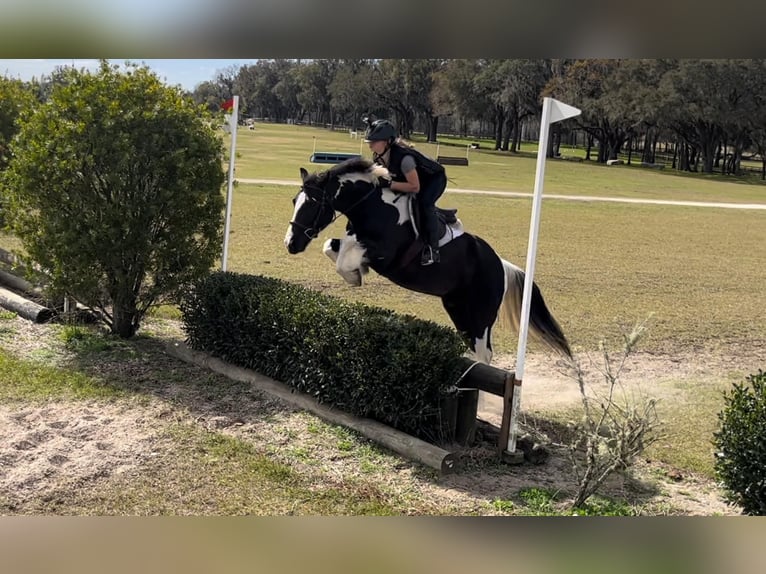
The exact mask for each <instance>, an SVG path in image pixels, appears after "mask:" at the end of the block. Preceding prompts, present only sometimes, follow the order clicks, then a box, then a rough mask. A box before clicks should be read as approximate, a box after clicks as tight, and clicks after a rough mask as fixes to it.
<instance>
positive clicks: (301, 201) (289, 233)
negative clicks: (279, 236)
mask: <svg viewBox="0 0 766 574" xmlns="http://www.w3.org/2000/svg"><path fill="white" fill-rule="evenodd" d="M304 203H306V194H305V193H303V192H302V191H301V192H300V193H299V194H298V197H296V198H295V209H294V210H293V217H292V219H291V220H290V221H295V218H296V217H297V216H298V210H299V209H300V208H301V206H302V205H303V204H304ZM292 240H293V226H292V225H289V224H288V226H287V233H285V247H287V246H288V245H290V242H291V241H292Z"/></svg>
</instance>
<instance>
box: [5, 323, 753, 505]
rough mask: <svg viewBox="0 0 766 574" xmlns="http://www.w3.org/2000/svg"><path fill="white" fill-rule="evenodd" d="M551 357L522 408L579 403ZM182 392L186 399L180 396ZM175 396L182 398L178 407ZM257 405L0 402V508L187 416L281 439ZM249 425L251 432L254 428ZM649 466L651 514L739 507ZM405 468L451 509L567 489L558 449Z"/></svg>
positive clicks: (73, 487) (687, 370) (150, 438)
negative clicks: (448, 471)
mask: <svg viewBox="0 0 766 574" xmlns="http://www.w3.org/2000/svg"><path fill="white" fill-rule="evenodd" d="M13 329H14V333H13V336H12V337H9V336H8V335H5V336H3V338H2V340H0V346H2V347H3V348H5V349H7V350H9V351H10V352H13V353H15V354H18V355H19V356H24V355H29V354H31V353H33V352H34V351H36V350H37V351H39V350H40V349H43V350H44V349H48V350H49V351H51V352H50V353H49V354H50V355H51V357H53V359H52V360H53V361H54V362H55V361H57V360H59V359H56V358H55V357H61V354H60V353H61V344H60V342H58V343H57V342H56V341H55V339H54V338H53V337H52V334H51V331H52V328H51V327H49V326H45V325H33V324H31V323H29V322H28V321H24V320H22V319H16V320H15V322H13ZM57 345H58V347H57ZM513 360H514V358H513V357H510V356H500V357H497V359H496V365H497V366H499V367H505V368H512V367H513ZM550 361H551V359H550V357H548V356H545V355H530V356H529V358H528V359H527V366H526V376H525V380H524V382H523V399H522V404H523V411H524V413H532V412H535V411H537V410H543V409H547V410H550V409H558V408H570V407H572V408H576V407H577V405H578V404H579V401H580V395H579V390H578V387H577V385H576V384H575V382H574V381H573V380H572V379H571V378H569V377H567V376H566V375H565V374H564V373H557V372H556V370H555V369H551V368H550ZM751 364H752V366H754V367H756V366H761V365H763V364H766V352H765V351H763V350H760V349H758V350H751V349H739V352H738V355H737V356H735V355H734V354H733V350H732V349H729V350H727V352H726V353H721V354H718V355H714V356H713V355H711V356H700V355H695V356H693V357H692V356H689V357H673V358H670V357H661V356H655V355H651V354H647V353H637V354H636V355H634V356H633V357H632V359H631V360H630V362H629V363H628V364H627V365H626V370H625V373H624V379H625V381H626V383H630V382H631V381H633V382H636V381H652V389H653V391H654V393H653V394H655V395H656V394H658V393H659V394H660V395H662V392H663V391H662V389H663V388H664V387H663V381H666V380H670V379H679V378H681V379H683V378H687V377H690V376H694V377H699V376H701V375H704V376H705V377H711V378H714V377H716V376H724V375H725V374H726V373H729V372H730V371H731V370H732V369H740V368H745V369H746V368H748V367H749V366H750V365H751ZM131 368H135V367H134V366H132V367H126V371H125V373H126V376H131V371H130V369H131ZM755 370H757V368H756V369H755ZM181 395H183V401H179V400H178V399H179V397H180V396H181ZM485 399H486V400H483V401H482V403H481V405H480V411H481V412H480V416H481V418H484V419H485V420H488V421H490V422H494V423H495V424H499V421H500V416H501V412H500V409H499V404H498V402H497V401H496V400H494V399H495V398H494V397H489V398H486V397H485ZM179 403H182V404H184V405H185V406H184V407H183V408H180V407H178V406H177V405H178V404H179ZM258 408H260V406H259V403H257V401H253V400H251V399H249V398H247V397H245V398H237V397H232V398H230V400H228V401H226V402H215V401H213V402H211V399H210V398H206V397H203V396H200V397H194V396H190V395H189V390H188V389H185V388H184V387H183V385H177V384H176V385H168V386H167V388H163V389H162V392H161V393H158V394H157V395H156V396H155V397H153V398H152V399H151V400H148V401H147V400H145V399H144V400H141V401H140V400H136V399H135V398H126V399H119V400H115V399H110V400H109V401H107V402H104V401H99V402H98V403H96V402H93V401H85V402H83V401H78V402H61V401H51V402H47V403H45V404H42V405H40V404H38V405H34V406H30V405H25V404H21V405H19V404H15V405H13V404H11V405H0V436H2V437H3V440H2V441H0V514H16V513H22V514H23V513H25V512H26V511H27V510H28V504H31V503H32V502H35V501H36V502H35V503H39V502H40V501H41V500H42V501H45V499H46V497H66V496H68V494H67V493H72V492H75V491H77V490H78V489H83V488H88V487H89V485H92V484H95V483H97V482H98V481H100V480H102V479H106V478H110V477H115V476H117V475H120V474H122V473H125V472H131V471H136V470H137V469H140V467H141V465H142V464H144V463H145V462H146V461H147V460H149V459H151V458H152V457H154V456H157V455H158V454H160V453H161V452H162V449H167V448H170V447H169V446H168V444H167V441H166V440H165V441H164V440H163V439H160V438H159V437H160V435H161V434H162V433H161V431H162V429H163V428H165V425H167V424H168V422H169V421H177V420H187V421H193V422H194V423H195V424H200V425H203V426H205V427H206V428H214V429H219V430H221V431H222V432H227V433H231V434H234V435H236V436H240V437H243V438H246V439H247V440H265V441H276V440H280V439H279V438H278V437H274V436H268V428H267V425H265V424H264V423H263V421H262V420H258V419H257V417H254V416H253V410H254V409H258ZM281 408H282V411H283V415H282V418H281V420H282V422H283V423H284V424H286V425H288V426H290V425H292V426H293V427H294V429H295V436H298V437H305V438H299V439H298V440H306V441H310V440H311V433H309V432H306V429H305V426H306V424H307V423H306V417H305V416H303V417H302V416H297V414H296V413H295V411H294V409H292V408H291V407H288V406H284V407H281ZM256 426H257V427H258V432H257V433H256V432H254V429H255V428H256ZM281 432H284V427H283V429H282V431H281ZM315 446H316V445H312V448H313V447H315ZM344 464H345V463H344V462H343V461H334V462H333V472H334V473H336V474H337V475H339V476H340V475H343V473H344V472H349V473H354V472H355V469H352V468H348V469H345V468H344V467H343V465H344ZM350 464H352V463H350ZM650 466H651V465H650V463H647V462H645V461H642V462H640V463H639V464H638V467H637V472H638V475H639V476H641V475H643V476H645V477H651V480H652V481H654V482H655V484H654V485H653V486H651V487H647V492H648V494H647V495H646V499H645V500H646V505H647V507H651V508H652V510H651V511H650V513H653V514H656V513H658V512H660V513H661V512H662V511H661V510H660V511H658V510H657V509H658V508H659V509H662V508H668V509H670V510H669V511H668V512H669V513H672V514H688V515H713V514H738V512H737V509H736V508H732V507H730V506H728V505H727V504H726V503H725V502H724V500H723V499H722V497H721V492H720V490H719V489H718V488H717V487H716V485H715V484H714V483H713V482H712V481H711V480H708V479H705V478H701V477H697V476H694V475H692V474H691V473H686V472H684V473H682V474H681V473H677V472H675V471H674V470H673V469H664V470H663V473H660V474H663V476H665V477H666V478H665V479H662V482H661V484H659V485H658V484H656V480H657V476H659V475H658V473H657V467H656V466H655V467H651V468H650ZM408 469H409V470H408ZM411 469H412V467H406V468H405V467H403V468H400V469H397V470H394V473H395V474H394V475H392V476H390V477H388V478H387V480H390V481H392V482H396V483H397V484H400V485H401V488H402V489H408V488H409V489H413V490H415V491H417V492H419V493H420V495H421V496H422V497H423V498H424V499H429V500H431V501H432V504H434V505H437V506H443V505H450V507H454V508H457V509H458V511H459V509H460V508H465V509H470V508H473V507H475V504H476V500H477V499H479V498H481V499H493V498H507V497H508V496H509V494H510V493H514V492H517V491H518V490H519V489H520V488H524V487H530V486H539V487H545V488H551V489H566V488H571V487H572V482H571V466H570V465H569V462H568V461H567V459H566V457H564V456H561V455H556V454H555V453H554V454H553V455H552V456H551V458H550V459H549V460H548V462H546V463H545V464H543V465H540V466H533V465H530V464H526V465H523V466H521V467H509V470H508V472H504V473H497V472H493V473H486V474H483V475H478V476H477V474H476V473H475V472H473V473H465V474H456V475H451V476H448V477H444V478H442V479H440V480H439V481H436V482H434V481H428V480H423V479H422V478H419V477H417V476H416V473H414V472H413V471H412V470H411ZM628 486H629V485H627V486H626V482H625V480H624V479H616V480H614V481H611V483H610V484H609V485H608V487H607V488H606V493H611V494H615V495H619V494H620V493H621V492H623V491H624V490H625V489H626V488H628ZM630 488H632V489H633V490H634V491H635V489H636V488H639V490H640V488H642V487H641V486H639V487H636V485H635V484H634V485H633V486H630Z"/></svg>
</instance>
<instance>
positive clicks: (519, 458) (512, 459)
mask: <svg viewBox="0 0 766 574" xmlns="http://www.w3.org/2000/svg"><path fill="white" fill-rule="evenodd" d="M517 386H518V387H521V380H519V379H516V377H515V375H513V374H511V373H509V374H508V377H506V379H505V392H504V393H503V420H502V424H501V425H500V436H499V437H498V439H497V453H498V456H499V457H500V458H501V460H503V461H504V462H509V463H511V464H520V463H522V462H524V453H523V452H520V451H519V450H516V451H514V452H508V451H507V450H506V447H507V446H508V437H509V436H510V432H511V428H512V425H513V424H515V422H516V421H514V420H512V416H511V415H512V414H513V399H514V393H515V391H516V387H517Z"/></svg>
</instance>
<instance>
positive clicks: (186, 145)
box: [1, 61, 225, 338]
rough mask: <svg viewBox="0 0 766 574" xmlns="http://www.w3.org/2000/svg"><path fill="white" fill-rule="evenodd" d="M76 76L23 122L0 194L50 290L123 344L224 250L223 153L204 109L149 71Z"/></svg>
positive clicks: (107, 70)
mask: <svg viewBox="0 0 766 574" xmlns="http://www.w3.org/2000/svg"><path fill="white" fill-rule="evenodd" d="M69 73H70V81H69V82H67V83H66V84H64V85H60V86H57V87H56V88H55V89H54V90H53V92H52V94H51V97H50V100H49V101H48V102H46V103H45V104H43V105H41V106H40V107H38V108H37V109H36V110H35V111H33V112H32V113H30V114H28V115H26V116H22V119H21V122H20V124H21V125H20V131H19V134H18V136H17V139H16V140H15V141H14V144H13V146H12V151H13V153H14V157H13V160H12V161H11V164H10V166H9V168H8V170H7V172H6V177H5V178H4V181H3V185H2V186H1V189H2V193H3V195H4V196H5V199H6V200H7V201H8V203H9V219H10V223H11V227H12V230H13V231H14V232H15V233H16V235H17V236H18V237H19V238H20V239H21V241H22V245H23V247H24V250H25V251H26V253H27V255H28V257H29V258H30V259H31V260H32V261H33V262H36V263H38V264H39V265H40V266H41V267H42V268H43V269H44V270H45V271H46V272H47V273H48V274H49V275H50V277H51V285H52V288H53V289H54V290H56V291H58V292H61V293H67V294H68V295H70V296H73V297H74V298H75V299H77V300H79V301H81V302H82V303H85V304H86V305H88V306H90V307H92V308H95V309H98V310H100V311H101V312H102V315H103V320H104V321H105V322H106V323H107V324H108V325H109V327H110V328H111V331H112V332H113V333H116V334H118V335H119V336H120V337H123V338H128V337H131V336H132V335H134V334H135V332H136V330H137V329H138V327H139V326H140V323H141V320H142V318H143V317H144V315H145V314H146V312H147V310H148V309H149V308H150V306H152V305H153V304H157V303H162V302H166V301H168V300H172V296H173V295H174V293H175V291H176V290H177V289H178V288H179V287H181V286H183V285H185V284H187V283H189V282H190V281H194V280H196V279H197V278H199V277H200V276H202V275H203V274H204V273H206V272H208V271H209V269H210V267H211V265H212V264H213V262H214V261H215V259H216V257H217V256H218V255H219V253H220V246H221V243H222V232H221V229H222V224H223V216H222V209H223V204H224V201H223V194H222V193H221V188H222V185H223V183H224V179H225V176H224V171H223V145H222V143H221V140H220V138H219V137H217V135H216V133H215V132H214V130H213V129H212V128H210V127H209V125H210V124H209V120H210V118H209V116H208V115H207V114H206V113H205V111H204V109H202V108H201V107H198V106H195V105H194V104H193V103H192V102H191V101H190V100H189V99H186V98H184V96H183V94H182V91H181V89H180V88H179V87H174V88H170V87H167V86H165V85H163V84H162V83H161V82H160V80H159V79H158V78H157V77H156V76H155V75H154V74H153V73H151V72H150V71H149V69H148V68H146V67H137V66H136V65H134V64H130V63H128V64H127V65H126V67H125V69H124V70H122V71H120V70H119V67H118V66H110V65H109V64H108V63H107V62H106V61H103V62H102V64H101V68H100V70H99V71H98V72H96V73H90V72H83V71H74V70H72V71H71V72H69Z"/></svg>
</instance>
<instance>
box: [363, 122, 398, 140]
mask: <svg viewBox="0 0 766 574" xmlns="http://www.w3.org/2000/svg"><path fill="white" fill-rule="evenodd" d="M393 139H396V128H395V127H394V124H392V123H391V122H389V121H388V120H375V121H374V122H372V124H371V125H370V127H368V128H367V131H366V132H365V133H364V141H366V142H376V141H391V140H393Z"/></svg>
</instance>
